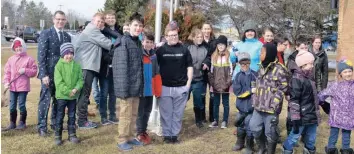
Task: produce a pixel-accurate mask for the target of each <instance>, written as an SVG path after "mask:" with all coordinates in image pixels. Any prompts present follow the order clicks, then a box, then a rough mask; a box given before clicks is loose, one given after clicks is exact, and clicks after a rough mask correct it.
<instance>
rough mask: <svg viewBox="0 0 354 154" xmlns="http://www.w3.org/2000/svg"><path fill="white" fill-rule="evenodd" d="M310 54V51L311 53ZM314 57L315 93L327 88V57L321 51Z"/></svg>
mask: <svg viewBox="0 0 354 154" xmlns="http://www.w3.org/2000/svg"><path fill="white" fill-rule="evenodd" d="M311 49H312V48H310V50H311ZM311 52H312V51H311ZM312 53H313V54H314V55H315V62H314V76H315V82H316V89H317V92H320V91H322V90H324V89H326V88H327V83H328V56H327V54H326V52H325V51H323V50H321V51H319V52H318V53H317V54H315V53H314V52H312Z"/></svg>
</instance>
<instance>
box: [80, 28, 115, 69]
mask: <svg viewBox="0 0 354 154" xmlns="http://www.w3.org/2000/svg"><path fill="white" fill-rule="evenodd" d="M74 46H75V54H74V55H75V57H74V59H75V61H76V62H78V63H79V64H80V65H81V67H82V69H85V70H91V71H95V72H97V73H98V72H99V71H100V67H101V57H102V48H104V49H107V50H110V49H111V46H112V41H111V40H110V39H108V38H107V37H105V36H104V35H103V34H102V33H101V31H100V30H99V29H98V28H96V26H95V25H93V24H92V23H89V24H88V25H87V26H86V28H85V30H84V31H83V32H82V33H81V34H80V35H79V36H78V38H77V40H76V41H75V42H74Z"/></svg>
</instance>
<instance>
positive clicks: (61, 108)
mask: <svg viewBox="0 0 354 154" xmlns="http://www.w3.org/2000/svg"><path fill="white" fill-rule="evenodd" d="M66 107H67V108H68V133H69V137H70V136H73V135H76V127H75V118H76V117H75V114H76V100H62V99H58V110H57V116H56V117H57V119H56V121H57V123H56V127H55V129H56V130H55V136H62V132H63V120H64V116H65V108H66Z"/></svg>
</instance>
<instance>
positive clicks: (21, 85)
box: [3, 38, 37, 92]
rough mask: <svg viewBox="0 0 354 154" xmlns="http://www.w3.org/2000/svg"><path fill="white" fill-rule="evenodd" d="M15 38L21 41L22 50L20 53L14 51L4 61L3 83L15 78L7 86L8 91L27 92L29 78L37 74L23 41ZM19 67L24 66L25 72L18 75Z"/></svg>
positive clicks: (34, 62) (34, 64) (34, 63)
mask: <svg viewBox="0 0 354 154" xmlns="http://www.w3.org/2000/svg"><path fill="white" fill-rule="evenodd" d="M15 40H20V41H21V42H22V46H23V47H22V48H23V50H22V52H21V53H15V55H13V56H11V57H10V58H9V59H8V61H7V62H6V64H5V69H4V71H5V73H4V81H3V83H4V84H7V83H10V82H11V81H12V80H14V79H15V80H14V82H12V83H11V85H10V86H9V89H10V91H14V92H29V91H30V78H31V77H35V76H36V75H37V65H36V61H35V60H34V59H33V58H32V57H30V56H28V55H27V53H26V45H25V42H24V41H23V40H22V39H20V38H16V39H15ZM11 48H12V46H11ZM21 68H25V73H24V74H23V75H21V76H20V73H18V71H19V70H20V69H21ZM19 76H20V77H19ZM17 77H18V78H17ZM16 78H17V79H16Z"/></svg>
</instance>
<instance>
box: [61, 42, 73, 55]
mask: <svg viewBox="0 0 354 154" xmlns="http://www.w3.org/2000/svg"><path fill="white" fill-rule="evenodd" d="M68 53H73V54H74V46H73V44H71V43H63V44H62V45H61V46H60V56H61V57H64V56H65V55H66V54H68Z"/></svg>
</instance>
